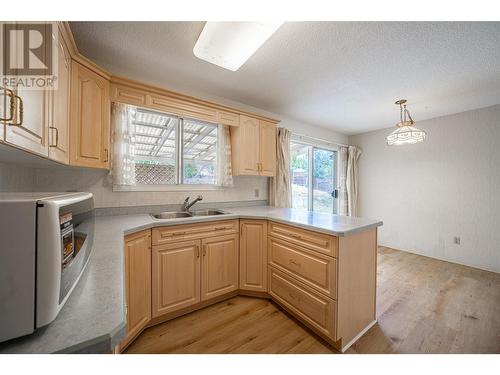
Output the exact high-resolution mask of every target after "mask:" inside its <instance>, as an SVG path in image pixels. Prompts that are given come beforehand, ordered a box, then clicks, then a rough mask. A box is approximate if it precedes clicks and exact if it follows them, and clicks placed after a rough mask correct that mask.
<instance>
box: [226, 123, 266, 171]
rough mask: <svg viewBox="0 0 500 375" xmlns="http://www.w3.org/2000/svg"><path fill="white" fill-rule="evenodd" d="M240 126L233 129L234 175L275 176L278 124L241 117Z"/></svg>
mask: <svg viewBox="0 0 500 375" xmlns="http://www.w3.org/2000/svg"><path fill="white" fill-rule="evenodd" d="M239 125H240V126H238V127H232V128H231V153H232V167H233V174H234V175H235V176H238V175H253V176H274V175H275V173H276V124H275V123H272V122H268V121H264V120H259V119H257V118H253V117H249V116H245V115H240V124H239Z"/></svg>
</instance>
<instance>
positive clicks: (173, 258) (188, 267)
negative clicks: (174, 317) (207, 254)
mask: <svg viewBox="0 0 500 375" xmlns="http://www.w3.org/2000/svg"><path fill="white" fill-rule="evenodd" d="M200 246H201V242H200V240H192V241H182V242H175V243H169V244H165V245H158V246H153V262H152V264H153V269H152V291H153V299H152V306H153V317H158V316H161V315H163V314H166V313H169V312H172V311H175V310H179V309H182V308H184V307H188V306H191V305H194V304H196V303H198V302H200V264H201V263H200Z"/></svg>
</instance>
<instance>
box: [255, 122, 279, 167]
mask: <svg viewBox="0 0 500 375" xmlns="http://www.w3.org/2000/svg"><path fill="white" fill-rule="evenodd" d="M259 163H260V168H259V174H260V175H261V176H270V177H272V176H274V175H275V174H276V125H275V124H273V123H272V122H267V121H262V120H260V128H259Z"/></svg>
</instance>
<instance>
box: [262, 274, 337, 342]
mask: <svg viewBox="0 0 500 375" xmlns="http://www.w3.org/2000/svg"><path fill="white" fill-rule="evenodd" d="M269 294H270V295H271V297H272V298H273V299H274V300H275V301H277V302H278V303H279V304H280V305H282V306H283V307H285V308H286V309H288V310H289V311H290V312H292V313H293V314H294V315H296V316H297V317H299V318H300V319H301V320H302V321H303V322H304V323H306V324H307V325H308V326H309V327H311V328H312V329H313V330H315V331H317V332H318V333H320V334H322V335H324V336H326V337H327V338H329V339H331V340H332V341H335V340H336V332H335V323H336V303H335V300H333V299H331V298H328V297H326V296H323V295H322V294H320V293H318V292H316V291H315V290H314V289H312V288H310V287H308V286H306V285H305V284H302V283H301V282H299V281H297V280H294V279H293V278H292V277H290V276H288V275H287V274H285V273H283V272H280V271H278V270H276V269H274V268H273V267H270V268H269Z"/></svg>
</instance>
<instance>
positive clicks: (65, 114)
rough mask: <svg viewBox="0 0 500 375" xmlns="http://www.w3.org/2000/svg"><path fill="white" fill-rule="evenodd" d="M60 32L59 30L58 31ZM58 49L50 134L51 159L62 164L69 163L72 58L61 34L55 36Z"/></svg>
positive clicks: (51, 103) (50, 112) (51, 97)
mask: <svg viewBox="0 0 500 375" xmlns="http://www.w3.org/2000/svg"><path fill="white" fill-rule="evenodd" d="M58 32H59V30H58ZM53 39H54V48H57V52H58V53H57V60H58V61H57V69H58V75H57V81H58V85H57V89H56V90H53V91H51V92H50V100H49V116H48V134H49V158H50V159H52V160H56V161H58V162H60V163H64V164H68V163H69V98H70V79H71V56H70V54H69V50H68V46H67V44H66V41H65V40H64V39H63V38H62V35H61V33H60V35H59V38H56V37H55V36H54V38H53Z"/></svg>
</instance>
